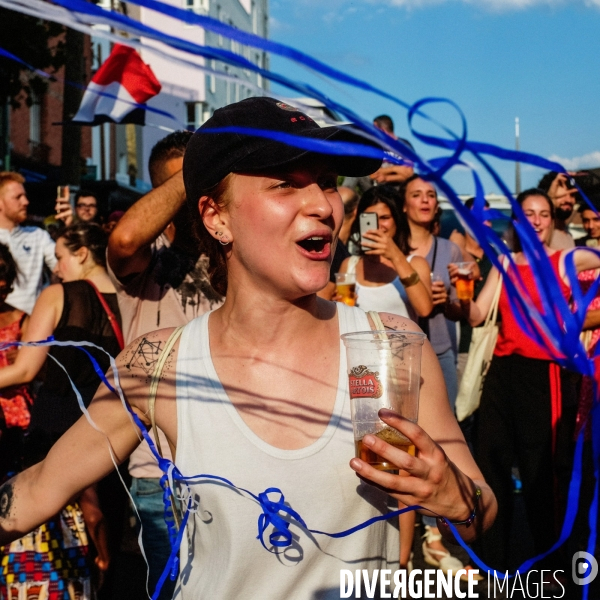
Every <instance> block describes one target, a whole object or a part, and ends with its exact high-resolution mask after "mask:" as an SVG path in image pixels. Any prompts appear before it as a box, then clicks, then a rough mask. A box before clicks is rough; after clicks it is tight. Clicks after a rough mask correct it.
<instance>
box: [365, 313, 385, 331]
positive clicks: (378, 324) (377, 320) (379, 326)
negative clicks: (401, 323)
mask: <svg viewBox="0 0 600 600" xmlns="http://www.w3.org/2000/svg"><path fill="white" fill-rule="evenodd" d="M367 315H369V317H370V319H371V321H373V325H375V330H376V331H377V330H378V331H383V330H384V329H385V325H384V324H383V321H382V320H381V317H380V316H379V313H378V312H377V311H376V310H370V311H369V312H368V313H367Z"/></svg>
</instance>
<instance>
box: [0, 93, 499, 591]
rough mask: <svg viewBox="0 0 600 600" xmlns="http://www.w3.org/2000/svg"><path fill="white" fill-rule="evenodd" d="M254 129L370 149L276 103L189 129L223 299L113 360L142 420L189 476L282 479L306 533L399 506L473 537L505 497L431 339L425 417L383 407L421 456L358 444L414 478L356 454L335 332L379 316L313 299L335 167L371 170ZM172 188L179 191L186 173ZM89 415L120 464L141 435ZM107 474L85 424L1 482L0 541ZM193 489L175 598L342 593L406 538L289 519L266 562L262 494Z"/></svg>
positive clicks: (387, 319) (240, 108)
mask: <svg viewBox="0 0 600 600" xmlns="http://www.w3.org/2000/svg"><path fill="white" fill-rule="evenodd" d="M247 128H252V129H254V130H256V129H262V130H270V131H272V132H276V133H275V135H281V134H292V135H296V136H299V137H301V138H309V139H312V140H335V141H338V140H342V141H353V142H358V143H365V142H364V140H363V138H361V137H359V136H357V135H355V134H352V133H350V132H349V131H347V130H343V129H340V128H335V127H328V128H320V127H319V126H318V125H316V124H315V123H314V122H313V121H312V120H311V119H310V118H309V117H308V116H306V115H304V114H303V113H301V112H300V111H298V110H297V109H295V108H293V107H291V106H289V105H287V104H284V103H281V102H277V101H276V100H272V99H269V98H251V99H247V100H244V101H242V102H239V103H237V104H233V105H230V106H227V107H225V108H223V109H220V110H218V111H216V112H215V114H214V116H213V117H212V118H211V119H209V120H208V121H207V123H205V125H204V126H203V127H202V128H201V129H200V130H199V131H198V132H196V134H195V135H194V137H193V138H192V139H191V141H190V142H189V144H188V146H187V150H186V155H185V157H184V181H185V188H186V193H187V198H188V201H189V205H190V209H191V212H190V215H191V216H190V218H194V219H196V220H198V221H199V227H198V234H199V240H200V244H201V246H202V249H203V251H205V252H207V253H208V254H209V255H210V257H211V276H212V284H213V286H214V288H215V289H216V290H217V291H218V292H219V293H222V294H223V295H226V301H225V303H224V304H223V306H222V307H221V308H219V309H217V310H215V311H213V312H211V313H207V314H206V315H204V316H202V317H200V318H198V319H196V320H194V321H192V322H191V323H190V324H189V325H187V326H186V327H185V328H184V329H183V333H182V334H181V337H180V338H179V339H177V341H176V342H175V344H174V346H172V348H171V347H170V343H169V340H171V341H173V340H174V339H176V337H172V334H173V331H172V330H162V331H158V332H155V333H152V334H149V335H147V336H145V337H144V338H142V339H139V340H137V341H135V342H134V343H133V344H130V345H129V346H128V347H127V348H126V349H125V351H124V352H123V353H122V354H121V355H120V356H119V358H118V360H117V365H118V367H119V373H120V380H121V385H122V386H123V389H124V392H125V396H126V398H127V399H128V401H129V403H130V404H131V406H132V407H133V410H134V411H135V412H136V413H137V414H138V416H139V417H140V419H142V420H143V421H144V423H146V425H147V426H150V425H151V423H152V421H153V419H154V417H155V420H156V423H157V424H158V426H159V427H160V428H161V429H162V430H163V431H164V432H165V434H166V436H167V438H168V440H169V442H170V444H171V446H172V450H173V453H174V456H176V460H175V464H176V466H177V467H178V469H179V470H180V471H181V472H182V473H183V474H184V475H188V476H191V475H196V474H199V473H208V474H214V475H218V476H221V477H225V478H227V479H228V480H230V481H232V482H233V483H234V484H235V485H236V486H239V487H240V488H244V489H246V490H250V491H252V492H254V493H258V492H260V491H262V490H264V489H266V488H269V487H272V486H277V487H278V488H280V489H281V491H282V492H283V494H284V495H285V505H286V506H291V507H292V508H293V509H294V510H295V511H297V512H298V513H299V514H300V515H301V517H302V518H303V519H304V520H305V521H306V523H307V526H308V527H312V528H315V529H319V530H322V531H327V532H331V533H334V532H336V531H340V530H343V529H346V528H348V527H351V526H353V525H356V524H358V523H360V522H362V521H364V520H367V519H369V518H372V517H376V516H377V515H380V514H382V513H385V512H387V511H388V504H389V500H390V496H392V497H393V498H395V499H397V500H398V501H400V502H402V503H404V504H408V505H413V504H419V505H421V506H424V507H426V508H428V509H430V510H431V511H433V512H434V513H436V514H442V515H444V516H446V517H447V518H448V519H450V520H452V521H455V522H457V523H458V524H459V525H458V529H459V530H460V532H461V535H463V537H464V538H466V539H471V538H473V537H474V532H475V531H477V530H483V529H485V528H487V527H489V525H490V524H491V522H492V521H493V519H494V514H495V499H494V496H493V493H492V492H491V490H490V489H489V487H488V486H486V484H485V482H484V481H483V478H482V477H481V474H480V472H479V470H478V468H477V466H476V465H475V463H474V461H473V460H472V458H471V455H470V453H469V450H468V448H467V446H466V444H465V442H464V439H463V437H462V434H461V432H460V429H459V427H458V425H457V423H456V421H455V420H454V417H453V415H452V414H451V412H450V409H449V405H448V401H447V398H446V391H445V387H444V382H443V377H442V374H441V371H440V367H439V364H438V363H437V360H436V358H435V354H434V353H433V351H432V349H431V347H430V346H429V345H428V344H427V343H426V344H425V348H424V357H423V361H422V387H421V390H422V392H421V410H420V414H419V422H418V424H414V423H411V422H408V421H406V420H403V419H401V418H399V417H398V416H397V415H395V414H394V413H391V412H389V411H388V412H386V413H385V414H383V413H382V414H381V416H382V418H383V419H384V420H385V422H386V423H388V424H389V425H390V426H392V427H395V428H397V429H398V430H400V431H401V432H403V433H404V434H405V435H406V436H407V437H409V438H410V439H411V440H412V441H413V442H414V444H415V445H416V447H417V449H418V457H413V456H409V455H408V454H407V453H405V452H403V451H401V450H398V449H395V448H393V447H391V446H389V445H387V444H386V443H385V442H383V441H382V440H379V439H377V438H374V437H370V436H367V437H365V438H364V443H365V444H368V443H369V442H370V443H371V444H372V449H373V450H374V451H375V452H376V453H378V454H380V455H382V456H384V457H386V458H387V459H389V460H390V461H391V462H393V463H394V464H396V465H398V467H400V468H401V469H403V470H405V471H406V476H403V477H401V476H398V475H394V474H392V473H385V472H382V471H377V470H375V469H373V468H372V467H370V466H369V465H367V464H366V463H364V462H362V461H361V460H359V459H356V458H351V457H352V455H353V453H354V439H353V434H352V428H351V425H350V411H349V401H348V397H347V396H348V391H347V385H348V379H347V375H346V371H345V355H344V350H343V348H342V347H341V346H340V340H339V336H340V334H341V333H345V332H350V331H359V330H365V329H368V328H369V327H371V324H370V322H369V321H368V319H367V316H366V314H365V313H364V312H362V311H361V310H360V309H356V308H351V307H345V306H342V305H340V304H337V303H331V302H327V301H324V300H321V299H319V298H317V296H316V292H318V291H319V290H320V289H321V288H322V287H324V286H325V284H326V283H327V281H328V279H329V267H330V260H331V255H332V247H333V246H334V244H335V241H336V236H337V233H338V231H339V228H340V225H341V222H342V218H343V208H342V203H341V200H340V197H339V195H338V192H337V188H336V180H337V175H338V174H344V175H345V174H347V175H366V174H369V173H371V172H373V171H375V170H376V168H377V166H378V164H379V161H378V160H373V159H365V158H364V157H361V156H347V155H346V156H333V155H325V154H317V153H315V152H309V151H306V150H304V149H299V148H297V147H294V146H289V145H286V144H285V143H283V142H282V141H281V140H282V139H284V138H281V139H280V140H279V141H275V140H271V139H268V138H265V137H263V136H261V135H257V133H258V132H257V131H253V132H249V131H247ZM250 133H251V134H253V135H249V134H250ZM164 185H165V186H171V187H173V186H178V185H181V179H180V175H175V176H174V177H173V178H172V180H169V181H167V182H166V183H165V184H164ZM165 189H166V188H165ZM169 189H171V188H169ZM160 190H161V189H160V188H158V189H157V190H155V191H154V192H152V193H161V191H160ZM198 211H199V213H200V217H201V219H198V217H197V214H198ZM192 215H196V216H192ZM381 318H382V320H383V322H384V323H385V325H386V326H387V327H389V328H391V329H401V330H403V331H418V327H417V326H416V325H415V324H414V323H412V322H410V321H409V320H408V319H404V318H402V317H398V316H393V315H386V314H382V315H381ZM161 357H162V358H163V359H164V364H162V362H163V361H161ZM153 373H154V374H155V378H154V379H155V380H158V377H159V376H160V380H159V383H158V390H157V395H156V402H155V404H154V401H153V400H150V401H149V400H148V398H149V394H150V393H151V380H152V374H153ZM89 412H90V415H91V417H92V418H93V419H94V421H95V423H96V425H97V426H98V428H99V429H100V430H101V431H102V432H104V433H105V434H106V436H108V439H109V440H110V443H111V446H112V449H113V451H114V453H115V456H116V458H117V460H119V461H122V460H124V459H125V458H126V456H127V455H128V454H129V453H130V452H131V451H132V450H133V448H135V447H136V446H137V444H138V443H139V432H137V431H136V429H135V427H133V426H132V423H131V421H130V419H129V417H128V415H127V414H126V413H125V411H124V410H123V407H122V406H121V405H120V403H119V400H118V399H117V398H115V397H114V396H113V395H112V394H111V393H110V392H109V391H108V390H107V389H106V388H105V387H104V386H101V388H100V390H99V391H98V393H97V395H96V399H95V400H94V401H93V402H92V405H91V406H90V409H89ZM436 440H438V441H437V442H436ZM348 462H350V467H351V468H350V467H349V466H348ZM67 465H68V466H67ZM112 468H113V465H112V462H111V459H110V457H109V455H108V452H107V448H106V437H105V435H104V434H102V433H100V432H98V431H96V430H94V429H93V428H92V427H91V426H90V424H89V423H88V422H87V421H86V420H85V418H82V419H80V421H79V422H78V423H77V424H76V425H75V426H74V427H73V428H72V429H71V430H70V431H69V432H68V433H67V434H66V435H65V436H64V438H63V439H62V440H60V441H59V442H58V443H57V444H56V445H55V446H54V448H53V450H52V451H51V452H50V454H49V455H48V457H47V459H46V460H45V461H44V462H43V463H41V464H40V465H37V466H36V467H33V468H32V469H30V470H29V471H27V472H25V473H22V474H21V475H19V476H18V477H17V478H15V479H14V480H11V481H9V482H8V484H6V485H5V486H4V487H2V488H0V543H5V541H6V540H8V539H11V538H12V537H15V535H16V532H22V531H25V530H28V529H31V528H32V527H34V526H35V525H36V524H37V523H38V522H40V521H42V520H44V519H45V518H47V516H48V515H49V514H51V513H53V512H56V510H58V509H59V508H60V506H61V505H62V504H63V503H64V502H65V501H66V500H67V499H68V498H69V497H70V496H71V495H73V494H74V493H75V492H76V491H77V490H79V489H82V488H84V487H86V486H88V485H90V483H92V482H93V481H94V480H96V479H99V478H100V477H103V476H105V475H106V473H107V472H109V471H110V470H111V469H112ZM352 470H354V471H355V472H356V474H358V475H359V477H360V479H357V478H356V477H355V474H354V473H353V472H352ZM198 481H199V483H194V484H193V485H191V486H190V489H189V490H188V492H187V493H184V496H185V497H186V498H187V500H189V501H191V502H192V504H193V506H194V509H195V510H194V512H193V513H192V514H191V516H190V520H189V522H188V525H187V529H186V535H185V536H184V544H183V546H182V550H181V575H180V582H181V589H180V596H178V597H180V598H194V599H196V598H234V597H240V596H242V595H243V596H244V597H248V598H264V599H268V598H273V599H277V600H280V599H281V598H307V599H308V598H314V597H317V596H318V597H323V598H325V597H327V598H331V597H334V596H335V597H339V585H340V569H351V570H353V571H354V570H355V569H367V570H368V571H369V572H372V571H373V570H374V569H388V568H390V569H394V565H396V568H397V566H398V532H397V530H396V529H394V528H393V526H391V525H390V524H389V523H387V522H378V523H376V524H374V525H372V526H370V527H367V528H366V529H363V530H361V531H359V532H357V533H354V534H353V535H350V536H348V537H345V538H341V539H333V538H330V537H326V536H322V535H313V534H311V533H310V532H308V531H307V529H306V528H304V527H303V526H301V525H300V524H298V523H297V522H294V521H293V522H292V523H291V524H290V533H291V538H290V540H289V541H290V545H289V546H287V547H285V548H283V547H278V546H277V544H276V543H274V542H277V539H276V538H271V537H269V536H270V534H271V533H272V529H271V528H267V531H266V532H265V535H264V536H263V541H264V543H265V545H266V546H267V548H268V549H269V550H271V551H273V552H274V553H275V555H273V554H271V553H268V552H265V551H264V550H263V549H261V548H260V547H259V542H258V541H257V540H256V539H255V538H256V519H257V516H258V515H259V514H260V508H259V506H257V504H256V502H255V500H253V499H252V498H250V497H249V496H248V495H247V494H245V493H242V492H240V491H238V490H236V489H234V488H231V487H229V486H227V485H222V484H216V485H215V484H214V483H211V484H209V485H207V483H208V482H209V481H210V480H207V479H200V480H198ZM371 483H372V484H374V485H370V484H371ZM42 494H43V501H42V500H41V497H42ZM189 494H191V495H189ZM275 496H276V495H275ZM271 499H273V496H271ZM282 502H283V500H282ZM283 517H284V518H285V515H283ZM472 523H474V524H475V526H473V527H469V526H470V525H471V524H472Z"/></svg>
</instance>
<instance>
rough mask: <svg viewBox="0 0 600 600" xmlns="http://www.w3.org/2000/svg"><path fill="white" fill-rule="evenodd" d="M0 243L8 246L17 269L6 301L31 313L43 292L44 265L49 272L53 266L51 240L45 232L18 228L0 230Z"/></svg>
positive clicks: (29, 227)
mask: <svg viewBox="0 0 600 600" xmlns="http://www.w3.org/2000/svg"><path fill="white" fill-rule="evenodd" d="M0 243H2V244H4V245H6V246H8V249H9V250H10V253H11V254H12V256H13V258H14V259H15V262H16V263H17V266H18V267H19V274H18V277H17V280H16V281H15V284H14V290H13V292H12V293H11V294H9V296H8V298H6V302H7V303H8V304H10V305H11V306H14V307H15V308H18V309H19V310H22V311H24V312H26V313H27V314H31V311H32V310H33V306H34V304H35V301H36V300H37V297H38V296H39V295H40V292H41V291H42V283H43V279H42V274H43V268H44V263H45V264H46V266H47V267H48V268H49V269H50V270H52V269H54V267H55V265H56V257H55V256H54V241H53V240H52V238H51V237H50V234H49V233H48V232H47V231H46V230H45V229H40V228H39V227H32V226H25V227H21V225H17V226H16V227H14V228H13V229H0Z"/></svg>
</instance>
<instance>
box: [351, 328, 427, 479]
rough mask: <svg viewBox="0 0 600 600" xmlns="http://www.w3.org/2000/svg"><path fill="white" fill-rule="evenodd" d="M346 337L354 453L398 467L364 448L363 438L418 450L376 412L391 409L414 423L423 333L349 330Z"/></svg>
mask: <svg viewBox="0 0 600 600" xmlns="http://www.w3.org/2000/svg"><path fill="white" fill-rule="evenodd" d="M342 340H343V342H344V345H345V346H346V360H347V365H348V383H349V388H350V411H351V416H352V428H353V431H354V445H355V451H356V456H357V457H358V458H360V459H362V460H364V461H365V462H367V463H369V464H370V465H371V466H373V467H375V468H376V469H380V470H383V471H397V470H398V467H396V466H395V465H394V464H392V463H390V462H388V461H387V460H386V459H385V458H383V457H381V456H379V455H377V454H376V453H375V452H373V451H372V450H370V449H369V448H367V447H366V446H364V445H363V443H362V440H363V438H364V436H365V435H367V434H368V433H370V434H373V435H375V436H377V437H379V438H380V439H382V440H383V441H385V442H387V443H388V444H391V445H392V446H395V447H396V448H400V449H402V450H405V451H406V452H408V453H409V454H412V455H414V454H415V447H414V445H413V443H412V442H411V441H410V440H409V439H408V438H406V437H405V436H403V435H402V434H401V433H399V432H398V431H396V430H395V429H393V428H392V427H390V426H389V425H386V424H385V423H384V422H383V421H382V420H381V419H380V418H379V415H378V412H379V410H380V409H381V408H389V409H392V410H394V411H396V412H397V413H398V414H400V415H401V416H402V417H404V418H406V419H409V420H410V421H412V422H415V423H416V421H417V417H418V415H419V389H420V384H421V349H422V347H423V342H424V341H425V334H424V333H417V332H412V331H411V332H405V331H363V332H357V333H347V334H345V335H343V336H342Z"/></svg>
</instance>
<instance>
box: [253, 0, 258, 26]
mask: <svg viewBox="0 0 600 600" xmlns="http://www.w3.org/2000/svg"><path fill="white" fill-rule="evenodd" d="M252 33H254V34H258V10H257V8H256V2H254V1H253V2H252Z"/></svg>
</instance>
